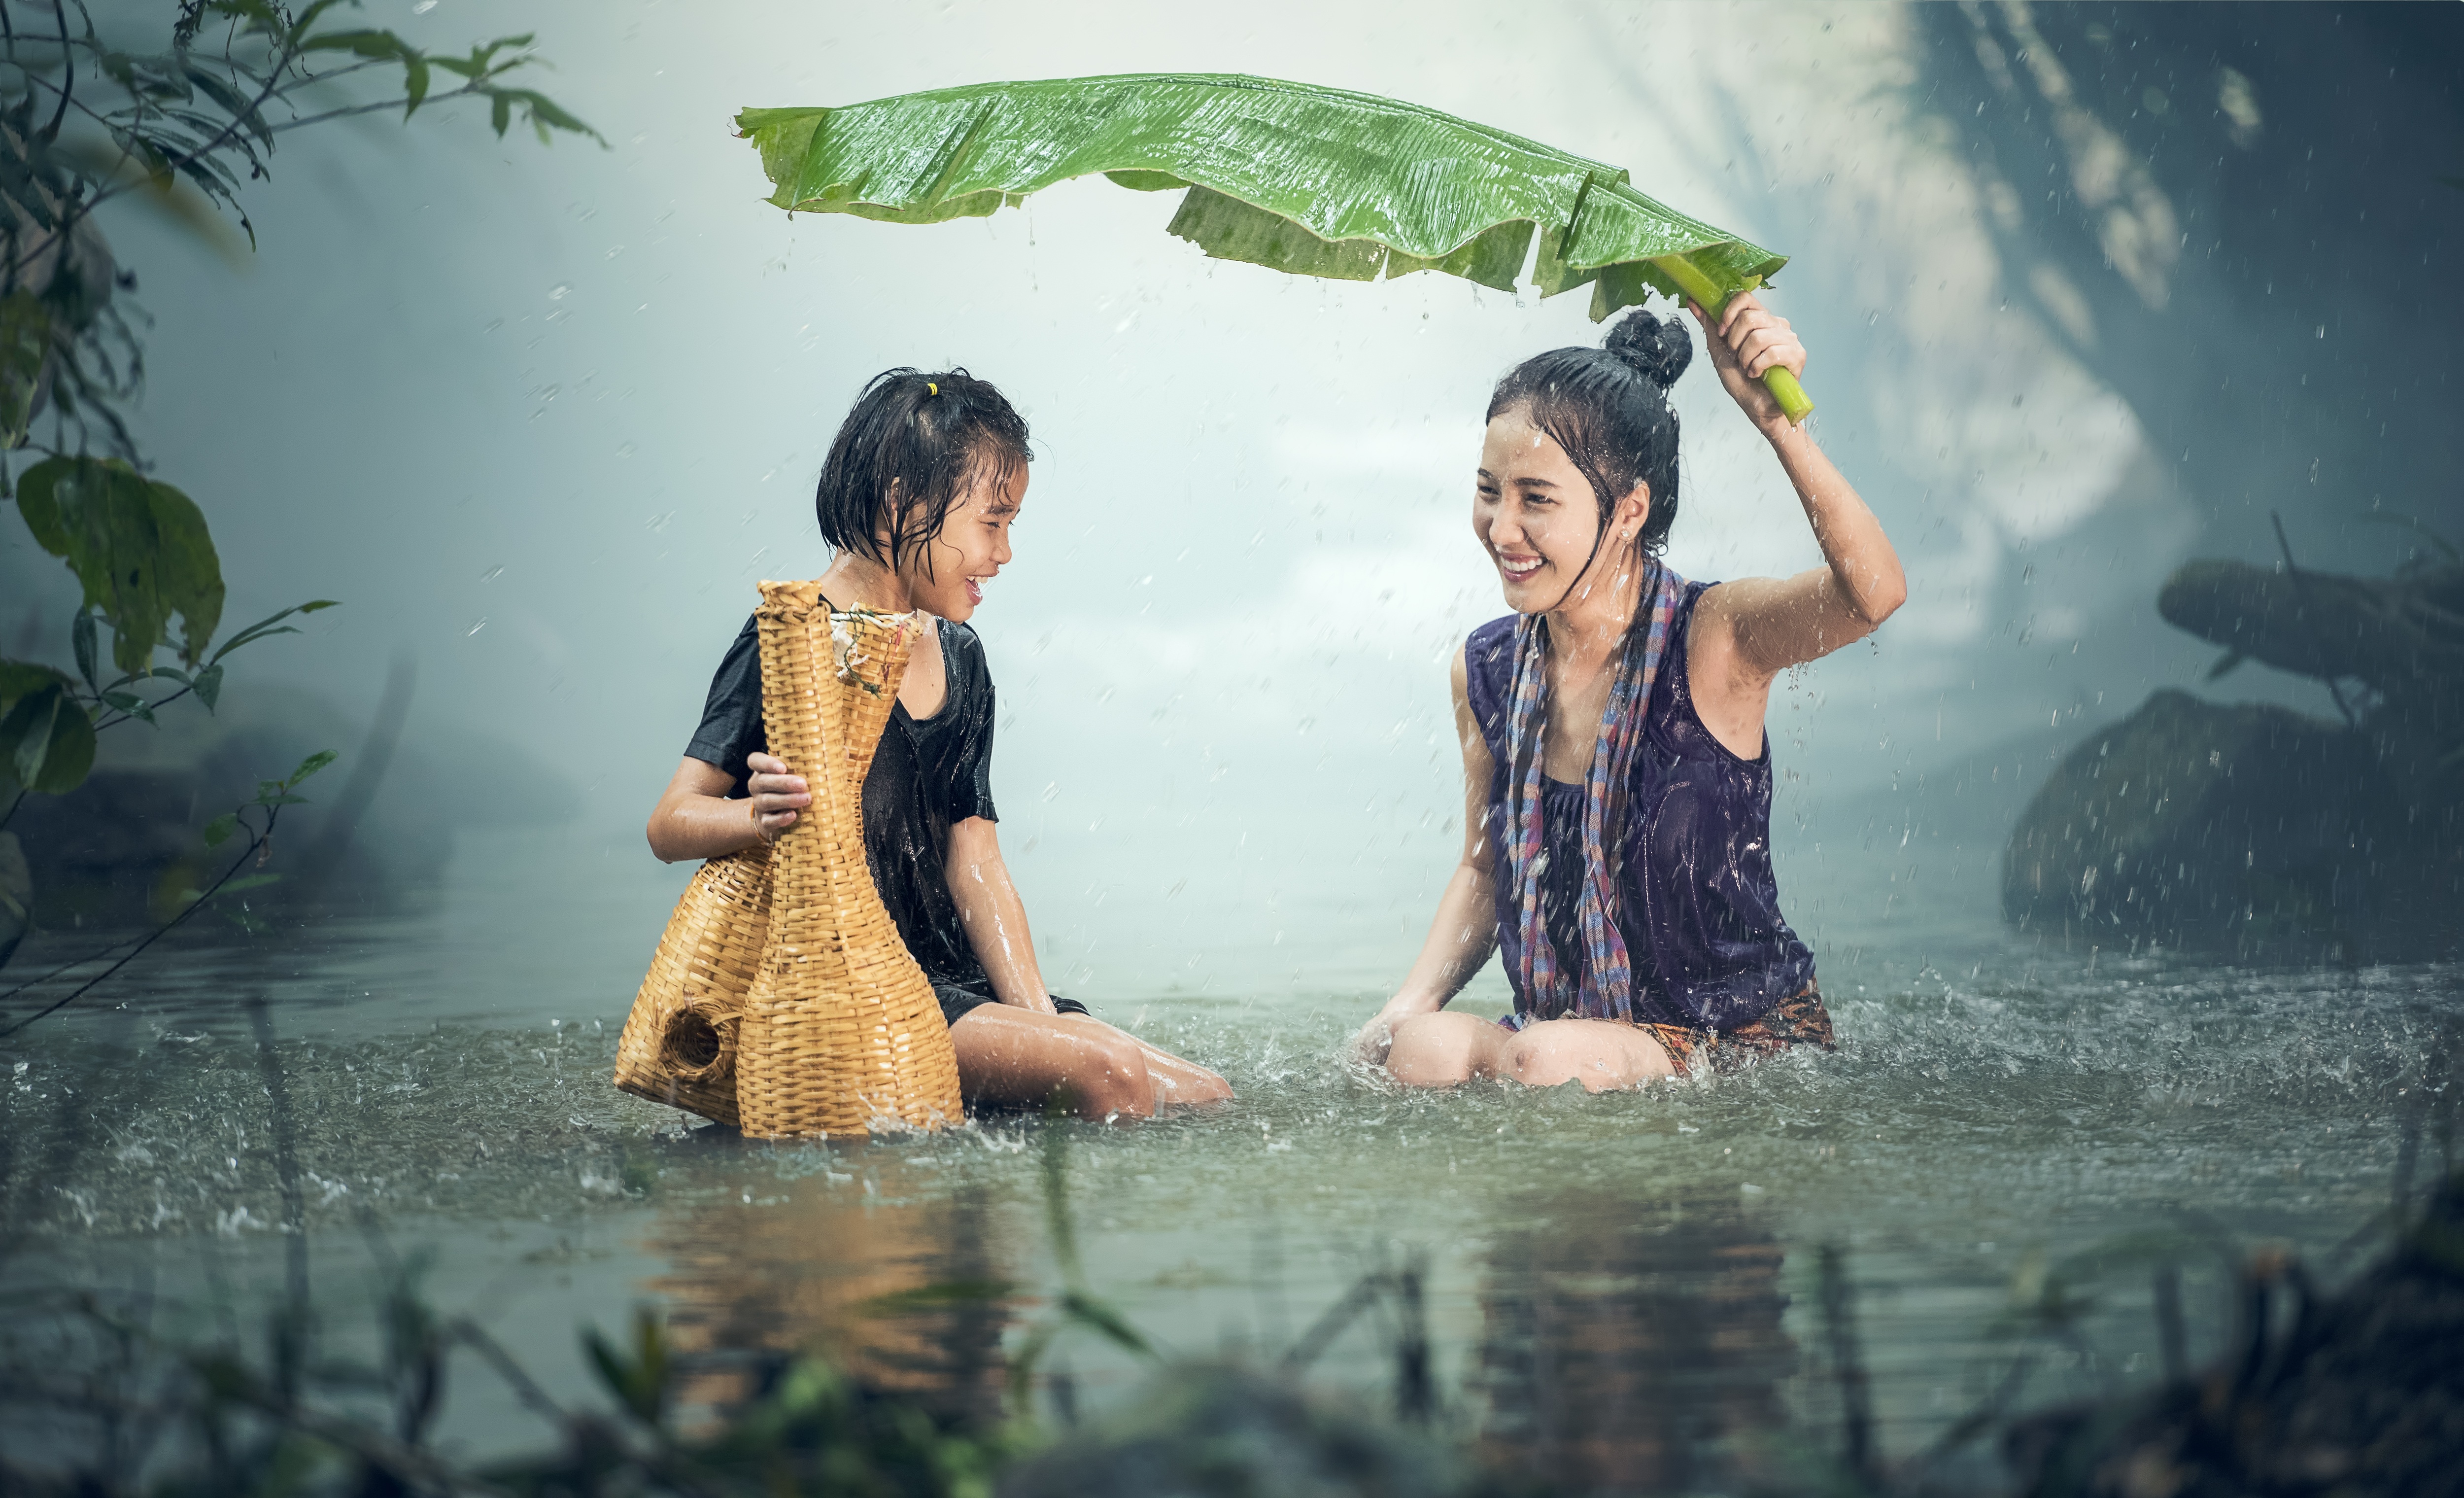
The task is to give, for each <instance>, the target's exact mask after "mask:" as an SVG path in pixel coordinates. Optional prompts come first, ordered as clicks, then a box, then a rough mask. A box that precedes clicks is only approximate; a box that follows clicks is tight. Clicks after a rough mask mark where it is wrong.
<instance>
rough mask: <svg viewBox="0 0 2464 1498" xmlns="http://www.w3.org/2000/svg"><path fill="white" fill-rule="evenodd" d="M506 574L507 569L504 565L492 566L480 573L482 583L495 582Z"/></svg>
mask: <svg viewBox="0 0 2464 1498" xmlns="http://www.w3.org/2000/svg"><path fill="white" fill-rule="evenodd" d="M504 575H505V569H504V568H503V567H500V566H498V567H490V568H489V569H488V570H487V571H485V572H482V573H480V574H479V581H480V582H482V583H494V582H495V581H496V580H497V579H498V578H500V577H503V576H504Z"/></svg>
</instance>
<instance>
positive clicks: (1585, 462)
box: [1487, 307, 1694, 554]
mask: <svg viewBox="0 0 2464 1498" xmlns="http://www.w3.org/2000/svg"><path fill="white" fill-rule="evenodd" d="M1693 358H1694V341H1693V339H1692V338H1690V337H1689V336H1687V334H1686V332H1685V327H1684V324H1683V323H1681V322H1679V321H1678V320H1677V319H1676V317H1675V316H1674V315H1671V316H1670V317H1668V318H1666V319H1661V318H1656V317H1653V316H1652V315H1651V314H1650V313H1648V312H1645V311H1643V310H1642V309H1640V308H1639V307H1638V308H1636V309H1635V310H1634V311H1632V312H1630V313H1627V314H1626V315H1625V317H1624V318H1623V319H1620V320H1619V321H1618V323H1617V326H1616V327H1614V328H1611V329H1610V330H1609V336H1608V341H1607V344H1606V346H1605V347H1601V348H1552V349H1551V350H1549V352H1547V353H1545V354H1534V355H1533V356H1531V357H1530V358H1529V359H1527V360H1525V361H1523V363H1519V364H1517V365H1515V366H1514V368H1513V369H1511V370H1510V371H1508V372H1507V376H1506V378H1505V379H1503V380H1500V381H1499V382H1497V390H1496V393H1494V394H1492V395H1491V396H1489V398H1488V417H1487V419H1488V420H1491V421H1494V420H1496V419H1497V418H1498V417H1499V416H1501V415H1503V414H1505V413H1506V412H1507V411H1511V410H1516V409H1520V410H1522V411H1524V412H1525V413H1526V415H1527V416H1528V418H1529V421H1530V423H1531V425H1532V426H1534V427H1537V428H1539V429H1540V430H1542V431H1545V432H1547V433H1548V434H1549V435H1550V436H1551V438H1553V439H1555V441H1556V444H1557V446H1559V447H1561V448H1563V449H1565V450H1566V456H1567V457H1569V458H1571V459H1573V464H1574V467H1575V468H1576V469H1577V470H1579V471H1580V472H1581V473H1582V475H1583V476H1584V477H1585V478H1587V479H1589V480H1591V485H1592V493H1593V494H1595V495H1596V496H1598V497H1599V502H1600V525H1601V527H1602V531H1603V533H1605V531H1606V528H1607V526H1608V522H1609V517H1610V516H1611V515H1613V514H1615V513H1616V510H1617V501H1618V500H1620V499H1622V498H1624V497H1625V496H1627V495H1629V494H1631V493H1633V491H1634V486H1635V484H1636V483H1637V482H1638V481H1639V482H1641V483H1645V484H1648V485H1650V486H1651V514H1650V516H1649V517H1648V518H1645V519H1644V520H1643V522H1642V534H1641V536H1640V537H1639V542H1640V545H1641V547H1642V549H1643V550H1644V551H1647V552H1652V553H1655V554H1656V553H1658V552H1659V550H1660V549H1661V546H1663V545H1665V544H1666V543H1667V540H1668V527H1669V526H1670V524H1672V523H1673V522H1674V521H1675V520H1676V518H1677V412H1676V410H1675V409H1674V408H1672V407H1670V405H1669V404H1668V387H1669V386H1672V385H1674V384H1676V383H1677V377H1678V376H1679V375H1682V374H1683V373H1684V372H1685V366H1686V365H1687V364H1688V363H1691V362H1692V361H1693ZM1595 550H1596V548H1595Z"/></svg>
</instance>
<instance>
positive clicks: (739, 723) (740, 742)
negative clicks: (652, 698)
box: [685, 617, 770, 795]
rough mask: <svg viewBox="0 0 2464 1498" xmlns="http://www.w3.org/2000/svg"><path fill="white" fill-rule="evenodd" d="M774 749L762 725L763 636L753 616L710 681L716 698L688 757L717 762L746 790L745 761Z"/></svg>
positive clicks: (705, 712)
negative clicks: (755, 624)
mask: <svg viewBox="0 0 2464 1498" xmlns="http://www.w3.org/2000/svg"><path fill="white" fill-rule="evenodd" d="M769 748H770V734H769V731H768V729H766V728H765V727H764V726H763V725H762V722H761V637H760V635H759V632H758V631H757V629H756V628H755V627H754V621H753V620H752V619H751V618H750V617H747V618H746V619H745V621H744V628H743V629H742V631H740V632H739V633H738V634H737V637H736V643H735V644H734V645H731V646H729V647H728V648H727V655H726V658H725V659H723V660H721V661H720V662H719V663H718V672H717V673H716V674H715V675H714V676H712V677H711V678H710V696H709V697H708V698H707V699H706V700H705V701H704V702H703V703H702V709H701V726H700V727H699V728H696V729H694V730H693V742H691V743H689V744H687V745H685V756H686V758H688V759H693V760H701V761H702V762H703V763H704V764H715V765H716V766H718V767H719V768H720V769H722V770H725V771H726V772H727V773H728V774H729V775H730V776H732V777H733V778H734V779H735V781H736V789H735V790H733V791H730V792H729V794H730V795H737V794H739V793H741V792H742V790H743V789H744V778H745V775H746V773H747V771H746V767H745V763H744V761H745V759H746V757H747V756H750V755H757V754H763V753H766V752H768V750H769Z"/></svg>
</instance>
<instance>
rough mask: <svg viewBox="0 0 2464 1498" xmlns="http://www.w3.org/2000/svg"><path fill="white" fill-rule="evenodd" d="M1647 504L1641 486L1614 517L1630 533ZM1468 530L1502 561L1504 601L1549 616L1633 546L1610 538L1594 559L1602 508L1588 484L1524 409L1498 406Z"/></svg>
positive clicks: (1482, 456)
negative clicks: (1532, 422)
mask: <svg viewBox="0 0 2464 1498" xmlns="http://www.w3.org/2000/svg"><path fill="white" fill-rule="evenodd" d="M1650 508H1651V504H1650V491H1649V490H1648V489H1646V488H1645V487H1644V486H1642V485H1640V484H1637V485H1636V486H1635V490H1634V493H1633V494H1631V495H1628V496H1626V497H1625V498H1624V499H1623V500H1621V501H1619V502H1618V504H1617V509H1616V511H1615V512H1614V513H1613V514H1612V515H1611V516H1610V517H1609V521H1610V523H1611V524H1612V525H1616V526H1618V527H1621V528H1623V529H1624V530H1629V531H1630V530H1633V529H1635V528H1638V527H1639V526H1640V524H1641V523H1642V518H1643V516H1645V515H1647V514H1648V513H1649V512H1650ZM1471 528H1472V534H1474V535H1476V536H1478V537H1479V538H1480V543H1481V544H1482V545H1483V546H1485V547H1486V548H1487V550H1488V555H1489V560H1490V561H1492V562H1495V563H1496V564H1497V576H1498V581H1499V582H1501V583H1502V584H1505V588H1506V606H1507V607H1508V608H1511V609H1513V610H1514V611H1515V612H1516V613H1518V614H1537V613H1546V612H1548V611H1549V610H1551V609H1552V608H1555V607H1556V606H1558V605H1559V604H1560V603H1561V602H1568V601H1572V600H1573V599H1576V598H1579V597H1582V596H1583V592H1584V591H1586V590H1587V584H1589V583H1591V582H1595V581H1597V580H1598V578H1600V577H1605V576H1607V575H1609V573H1610V572H1611V570H1613V569H1615V568H1616V567H1617V566H1618V565H1619V564H1620V563H1621V562H1623V561H1624V560H1625V558H1626V553H1627V552H1628V551H1629V550H1630V546H1629V545H1627V544H1623V543H1621V542H1620V540H1618V538H1617V537H1616V536H1612V537H1611V538H1610V539H1609V541H1608V543H1607V544H1605V545H1602V546H1600V547H1599V548H1598V557H1597V559H1596V560H1594V559H1593V545H1592V543H1593V542H1594V541H1595V540H1598V539H1599V535H1600V505H1599V500H1598V498H1597V496H1595V494H1594V493H1593V490H1592V485H1591V481H1590V480H1589V479H1587V478H1585V477H1584V476H1583V471H1582V470H1581V469H1578V468H1576V467H1575V466H1574V463H1573V459H1572V458H1569V457H1568V456H1567V455H1566V450H1565V449H1564V448H1561V447H1559V446H1558V445H1557V442H1556V439H1555V438H1553V437H1551V436H1550V435H1549V434H1548V433H1547V432H1545V431H1542V430H1540V429H1539V428H1537V427H1534V426H1532V425H1531V423H1530V420H1529V414H1528V413H1527V412H1526V411H1524V410H1523V409H1521V408H1516V409H1513V410H1507V411H1500V412H1499V413H1498V414H1497V416H1496V417H1495V418H1494V419H1493V420H1491V421H1490V422H1489V424H1488V433H1487V435H1486V436H1485V438H1484V439H1483V440H1482V442H1481V448H1480V475H1479V484H1478V489H1477V491H1476V492H1475V494H1474V496H1473V498H1472V506H1471ZM1587 562H1588V563H1589V565H1588V567H1587V566H1586V563H1587ZM1587 574H1589V575H1588V576H1587Z"/></svg>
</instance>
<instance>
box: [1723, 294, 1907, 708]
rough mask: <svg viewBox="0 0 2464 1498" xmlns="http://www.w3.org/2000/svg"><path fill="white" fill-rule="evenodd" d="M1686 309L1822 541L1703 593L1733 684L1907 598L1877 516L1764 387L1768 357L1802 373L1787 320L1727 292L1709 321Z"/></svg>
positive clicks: (1812, 656)
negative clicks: (1795, 565)
mask: <svg viewBox="0 0 2464 1498" xmlns="http://www.w3.org/2000/svg"><path fill="white" fill-rule="evenodd" d="M1694 318H1695V320H1696V321H1698V322H1700V323H1702V325H1703V332H1704V342H1705V344H1706V345H1708V346H1709V348H1710V351H1711V363H1712V366H1713V367H1714V368H1716V369H1717V370H1718V371H1719V373H1720V383H1721V384H1722V385H1723V386H1727V391H1728V394H1729V395H1730V397H1732V398H1733V399H1734V400H1735V401H1736V403H1737V405H1738V406H1739V407H1740V408H1743V409H1744V411H1745V413H1746V416H1747V418H1748V419H1749V420H1750V421H1752V422H1753V424H1754V426H1755V428H1756V429H1757V430H1760V431H1761V432H1762V434H1763V435H1764V436H1765V437H1767V438H1769V439H1770V441H1771V451H1772V452H1775V453H1776V454H1777V455H1778V457H1779V462H1780V467H1781V468H1782V469H1784V470H1786V471H1787V473H1788V479H1789V482H1790V483H1791V484H1793V485H1794V486H1795V489H1796V496H1797V499H1798V500H1799V501H1800V502H1801V503H1802V504H1803V505H1804V506H1805V518H1806V520H1807V521H1808V522H1809V523H1810V524H1812V525H1813V527H1814V539H1815V542H1816V543H1817V544H1818V545H1820V546H1821V548H1822V560H1823V562H1824V565H1822V566H1820V567H1815V568H1814V569H1812V570H1810V571H1806V572H1800V573H1798V574H1797V575H1796V576H1794V577H1792V578H1741V579H1739V580H1737V581H1735V582H1733V583H1724V584H1720V585H1719V586H1718V587H1716V588H1713V589H1712V590H1711V591H1710V592H1708V593H1706V594H1705V595H1704V599H1703V604H1704V606H1705V611H1706V613H1707V616H1708V618H1709V619H1710V620H1711V621H1714V622H1716V624H1718V625H1723V626H1725V627H1726V628H1725V630H1724V631H1723V632H1724V633H1725V634H1726V635H1727V639H1728V641H1729V642H1730V643H1731V644H1732V645H1733V663H1732V664H1731V667H1730V670H1731V672H1733V673H1734V674H1735V675H1737V676H1739V677H1741V678H1743V680H1742V681H1741V682H1740V683H1739V684H1740V685H1749V684H1751V683H1754V682H1757V681H1758V682H1760V683H1763V684H1768V683H1769V682H1770V680H1771V678H1772V677H1774V676H1776V675H1778V674H1779V673H1780V672H1784V671H1786V670H1788V669H1789V668H1790V667H1792V666H1797V665H1802V664H1804V663H1805V662H1807V661H1811V660H1816V659H1819V658H1820V657H1822V656H1825V655H1828V654H1830V653H1831V652H1832V651H1833V650H1837V649H1839V648H1840V647H1841V646H1843V645H1851V644H1854V643H1855V642H1857V641H1859V640H1861V639H1863V638H1864V637H1865V636H1867V635H1869V634H1871V633H1873V632H1874V631H1875V629H1877V628H1880V627H1881V623H1882V621H1883V620H1885V619H1887V618H1889V617H1890V616H1891V614H1892V612H1893V611H1894V610H1896V609H1897V608H1898V607H1899V606H1900V605H1901V604H1902V603H1903V601H1905V599H1906V598H1907V596H1908V584H1907V576H1906V574H1904V573H1903V572H1902V571H1901V570H1900V558H1899V553H1898V552H1896V551H1894V550H1893V549H1892V547H1891V541H1890V538H1889V537H1887V536H1885V535H1883V534H1882V523H1881V521H1880V520H1878V519H1876V518H1874V512H1873V511H1872V510H1869V509H1867V508H1866V507H1865V501H1864V500H1863V499H1861V498H1859V497H1858V495H1857V491H1856V489H1855V488H1854V487H1853V486H1852V485H1850V484H1849V482H1848V480H1847V479H1846V478H1845V477H1843V476H1842V475H1841V474H1840V472H1839V470H1837V468H1834V467H1832V465H1831V460H1830V459H1829V458H1827V457H1825V456H1823V453H1822V450H1821V449H1820V448H1818V447H1816V446H1815V443H1814V438H1813V436H1812V435H1811V434H1809V433H1808V432H1807V431H1806V430H1805V429H1804V428H1802V427H1797V426H1794V425H1793V424H1791V423H1790V421H1789V419H1788V416H1787V413H1785V412H1784V411H1782V410H1781V409H1780V408H1779V403H1778V402H1777V401H1775V400H1773V399H1772V398H1771V392H1770V391H1768V390H1766V389H1764V388H1763V386H1762V373H1763V371H1764V370H1766V369H1769V368H1771V366H1772V365H1774V364H1780V365H1784V366H1786V367H1787V368H1789V369H1790V370H1792V371H1793V372H1795V373H1797V374H1803V373H1804V372H1805V345H1804V344H1803V343H1801V342H1799V341H1797V339H1796V335H1795V334H1794V333H1793V332H1792V331H1790V329H1789V325H1788V319H1785V318H1779V317H1774V316H1772V315H1771V313H1770V312H1769V311H1767V310H1766V309H1765V308H1764V307H1763V305H1762V304H1761V303H1760V302H1758V301H1756V300H1755V299H1754V298H1753V297H1751V296H1743V297H1737V298H1736V299H1735V300H1733V301H1731V302H1730V303H1729V304H1728V309H1727V316H1726V317H1725V318H1724V319H1722V320H1721V322H1720V325H1719V326H1718V327H1716V328H1715V327H1713V326H1712V325H1711V322H1710V319H1708V318H1706V317H1705V315H1704V312H1703V309H1702V308H1701V307H1700V306H1696V307H1695V308H1694ZM1697 628H1698V630H1699V629H1700V628H1701V627H1700V626H1699V625H1698V626H1697ZM1698 659H1699V657H1698Z"/></svg>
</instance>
